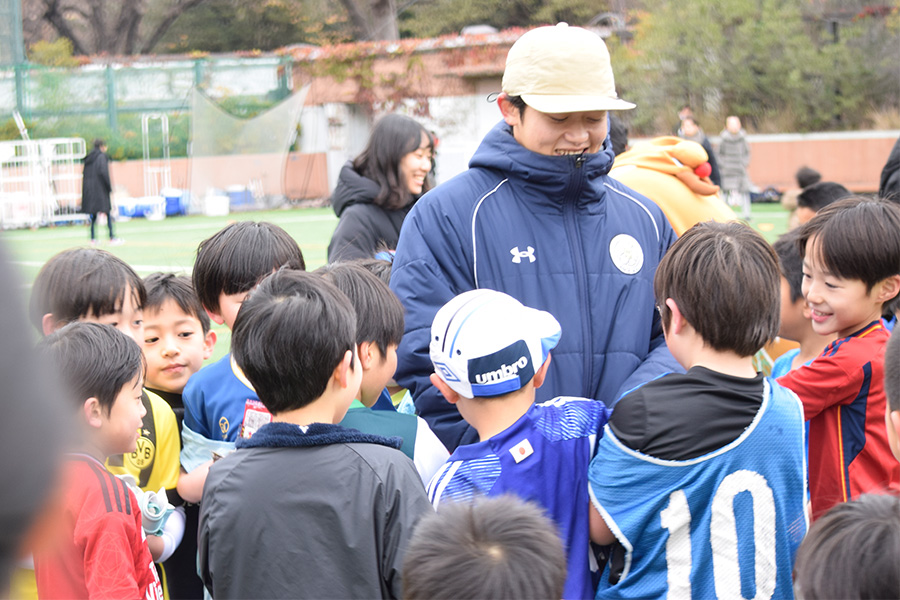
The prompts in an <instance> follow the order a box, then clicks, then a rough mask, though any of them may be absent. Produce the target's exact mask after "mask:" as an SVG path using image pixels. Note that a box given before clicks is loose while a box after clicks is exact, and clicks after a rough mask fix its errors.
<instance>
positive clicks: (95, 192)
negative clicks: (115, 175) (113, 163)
mask: <svg viewBox="0 0 900 600" xmlns="http://www.w3.org/2000/svg"><path fill="white" fill-rule="evenodd" d="M111 191H112V184H111V182H110V180H109V159H108V158H107V157H106V154H104V153H103V152H101V151H100V150H99V149H98V148H94V149H93V150H91V152H90V154H88V155H87V156H85V157H84V171H83V173H82V178H81V210H82V212H84V213H87V214H97V213H107V214H109V211H110V209H111V208H112V207H111V206H110V200H109V193H110V192H111Z"/></svg>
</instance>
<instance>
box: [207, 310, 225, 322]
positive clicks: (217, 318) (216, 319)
mask: <svg viewBox="0 0 900 600" xmlns="http://www.w3.org/2000/svg"><path fill="white" fill-rule="evenodd" d="M204 310H205V311H206V314H208V315H209V318H210V320H212V322H213V323H215V324H216V325H224V324H225V317H223V316H222V315H220V314H219V313H217V312H213V311H211V310H209V309H208V308H206V309H204Z"/></svg>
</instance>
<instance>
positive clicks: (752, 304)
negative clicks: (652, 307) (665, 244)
mask: <svg viewBox="0 0 900 600" xmlns="http://www.w3.org/2000/svg"><path fill="white" fill-rule="evenodd" d="M780 286H781V284H780V281H779V271H778V257H777V256H776V255H775V251H774V250H773V249H772V246H770V245H769V243H768V242H766V240H765V239H764V238H763V237H762V236H761V235H760V234H758V233H757V232H755V231H754V230H753V229H751V228H750V227H748V226H747V225H744V224H742V223H736V222H729V223H717V222H714V221H706V222H704V223H698V224H697V225H694V226H693V227H691V228H690V229H688V230H687V231H686V232H685V233H684V234H683V235H682V236H681V237H680V238H679V239H678V241H676V242H675V244H673V245H672V247H671V248H669V251H668V253H666V255H665V256H664V257H663V259H662V261H660V263H659V267H657V269H656V276H655V278H654V282H653V287H654V292H655V294H656V302H657V305H658V307H659V312H660V317H661V318H662V323H663V327H664V328H666V329H668V327H669V323H670V322H671V317H672V313H671V312H670V311H669V309H668V307H667V306H666V299H667V298H672V299H673V300H674V301H675V303H676V304H677V305H678V309H679V310H680V311H681V314H682V315H683V316H684V318H685V320H686V321H687V322H688V323H690V325H691V327H693V328H694V330H695V331H696V332H697V333H698V334H699V335H700V337H701V338H703V341H704V342H705V343H706V344H707V345H708V346H710V347H711V348H712V349H714V350H717V351H720V352H734V353H736V354H737V355H739V356H752V355H753V354H755V353H756V352H757V351H758V350H759V349H760V348H762V347H763V346H764V345H766V344H767V343H768V342H770V341H771V340H773V339H774V338H775V336H776V335H777V334H778V325H779V319H780V308H779V307H780V295H781V289H780Z"/></svg>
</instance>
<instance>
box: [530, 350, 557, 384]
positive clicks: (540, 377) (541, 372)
mask: <svg viewBox="0 0 900 600" xmlns="http://www.w3.org/2000/svg"><path fill="white" fill-rule="evenodd" d="M551 356H552V355H551V354H547V360H545V361H544V364H542V365H541V368H540V369H538V370H537V373H535V374H534V378H532V381H533V382H534V389H538V388H539V387H541V386H542V385H544V379H545V378H546V377H547V369H549V368H550V357H551Z"/></svg>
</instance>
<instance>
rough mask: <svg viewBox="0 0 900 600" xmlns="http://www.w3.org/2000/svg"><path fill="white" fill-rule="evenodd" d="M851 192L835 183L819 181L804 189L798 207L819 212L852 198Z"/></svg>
mask: <svg viewBox="0 0 900 600" xmlns="http://www.w3.org/2000/svg"><path fill="white" fill-rule="evenodd" d="M851 195H852V194H851V193H850V190H848V189H847V188H845V187H844V186H842V185H841V184H839V183H835V182H833V181H819V182H816V183H813V184H812V185H809V186H806V187H804V188H803V191H802V192H800V195H798V196H797V206H801V207H805V208H808V209H810V210H812V211H813V212H819V211H820V210H822V209H823V208H825V207H826V206H828V205H829V204H831V203H833V202H837V201H838V200H840V199H842V198H847V197H849V196H851Z"/></svg>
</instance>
